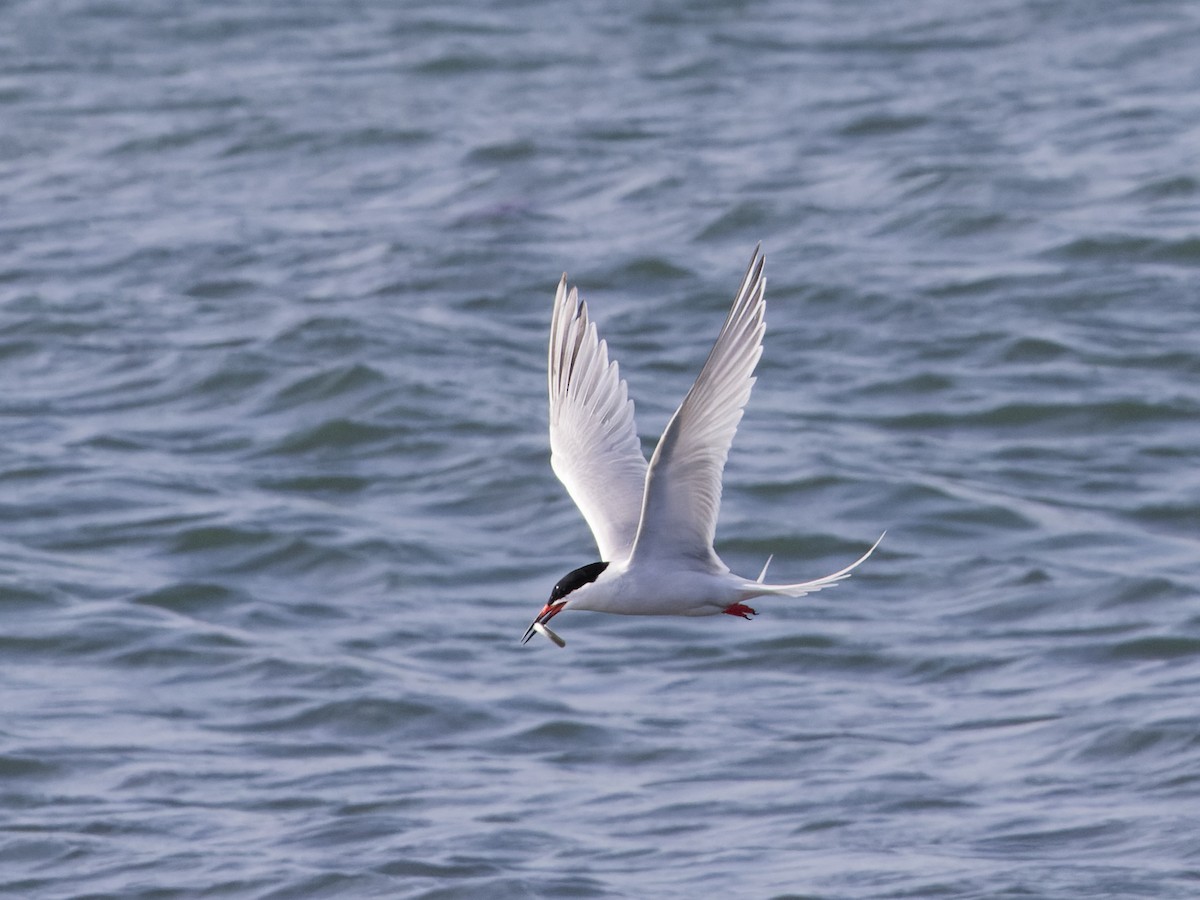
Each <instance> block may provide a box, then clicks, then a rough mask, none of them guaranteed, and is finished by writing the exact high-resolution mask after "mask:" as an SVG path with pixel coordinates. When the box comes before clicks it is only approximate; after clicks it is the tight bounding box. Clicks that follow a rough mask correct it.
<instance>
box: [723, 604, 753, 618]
mask: <svg viewBox="0 0 1200 900" xmlns="http://www.w3.org/2000/svg"><path fill="white" fill-rule="evenodd" d="M725 615H727V616H741V617H742V618H743V619H749V618H750V617H751V616H756V615H758V613H756V612H755V611H754V610H752V609H751V608H750V607H748V606H746V605H745V604H744V603H735V604H733V605H732V606H730V607H727V608H726V610H725Z"/></svg>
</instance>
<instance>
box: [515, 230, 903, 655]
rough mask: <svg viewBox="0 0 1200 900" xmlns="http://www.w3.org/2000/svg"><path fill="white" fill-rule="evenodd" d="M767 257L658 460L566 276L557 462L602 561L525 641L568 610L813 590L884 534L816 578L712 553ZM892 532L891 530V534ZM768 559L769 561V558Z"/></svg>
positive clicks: (731, 603) (559, 298) (574, 578)
mask: <svg viewBox="0 0 1200 900" xmlns="http://www.w3.org/2000/svg"><path fill="white" fill-rule="evenodd" d="M765 261H766V258H765V257H764V256H763V254H762V245H761V244H760V245H759V246H758V247H756V248H755V250H754V256H753V257H752V258H751V260H750V267H749V268H748V269H747V270H746V275H745V277H744V278H743V279H742V283H741V286H740V287H739V288H738V292H737V295H736V296H735V298H734V301H733V306H732V307H731V308H730V310H729V315H728V316H727V317H726V319H725V324H724V325H723V326H722V327H721V331H720V333H719V334H718V335H717V340H716V342H715V343H714V344H713V348H712V350H711V351H710V352H709V354H708V359H707V360H706V361H705V363H704V367H703V368H702V369H701V370H700V375H699V376H698V377H697V378H696V381H695V383H694V384H693V385H692V387H691V390H689V391H688V392H687V396H685V397H684V398H683V402H682V403H680V404H679V408H678V409H676V410H675V414H674V415H673V416H672V417H671V420H670V421H669V422H668V423H667V427H666V430H665V431H664V432H663V434H662V437H661V438H660V439H659V441H658V445H657V447H655V450H654V455H653V457H651V459H650V462H649V464H647V463H646V457H645V456H644V455H643V453H642V448H641V442H640V440H639V439H638V432H637V427H636V425H635V424H634V420H633V401H632V400H631V399H629V389H628V386H627V385H626V384H625V381H624V379H623V378H621V375H620V372H619V370H618V368H617V363H616V362H615V361H613V362H610V361H609V358H608V345H607V343H606V342H605V341H603V340H601V339H600V337H599V335H598V334H597V331H596V325H595V323H594V322H592V321H591V320H590V319H589V318H588V309H587V304H586V303H584V302H580V300H579V293H578V290H577V289H576V288H574V287H572V288H571V289H570V291H569V292H568V290H567V276H566V275H565V274H564V275H563V277H562V280H561V281H559V283H558V292H557V294H556V295H555V298H554V313H553V315H552V317H551V323H550V354H549V367H548V374H549V388H550V465H551V468H553V470H554V473H555V474H556V475H557V476H558V478H559V480H560V481H562V483H563V484H564V485H565V486H566V488H567V492H568V493H569V494H570V495H571V498H572V499H573V500H574V501H575V505H576V506H578V507H579V511H580V512H581V513H582V514H583V518H584V519H585V520H586V521H587V524H588V526H589V527H590V528H591V530H592V535H593V536H594V537H595V539H596V546H597V547H598V549H599V551H600V557H601V559H600V561H599V562H593V563H589V564H588V565H586V566H581V567H580V568H578V569H575V570H574V571H572V572H569V573H568V574H567V575H565V576H563V577H562V578H561V579H560V580H559V581H558V583H557V584H555V585H554V589H553V590H552V591H551V593H550V599H549V600H548V601H546V605H545V606H543V607H542V611H541V612H540V613H538V614H537V618H535V619H534V620H533V624H532V625H530V626H529V628H528V630H527V631H526V632H525V636H524V637H523V638H522V639H521V643H526V642H527V641H528V640H529V639H530V638H531V637H533V635H534V633H535V632H536V633H540V634H543V635H545V636H546V637H548V638H549V639H551V640H552V641H554V643H556V644H558V645H559V646H560V647H563V646H565V645H566V642H565V641H564V640H563V639H562V638H561V637H559V636H558V635H557V634H556V633H555V632H553V631H551V630H550V629H549V628H548V627H547V623H548V622H549V621H550V620H551V619H552V618H554V617H555V616H557V615H558V614H559V613H561V612H563V611H564V610H568V609H578V610H593V611H595V612H606V613H616V614H618V615H625V616H712V615H720V614H722V613H724V614H725V615H730V616H738V617H741V618H743V619H749V618H750V617H751V616H753V615H756V612H755V610H753V609H752V608H751V607H749V606H747V605H746V601H747V600H750V599H752V598H754V597H761V596H771V595H776V596H778V595H782V596H786V597H802V596H804V595H805V594H810V593H812V592H814V591H819V590H821V589H822V588H827V587H830V586H832V585H834V584H837V583H838V582H840V581H842V580H843V579H845V578H848V577H849V576H850V573H851V572H852V571H853V570H854V569H856V568H857V567H858V566H860V565H861V564H862V563H863V562H864V561H866V559H867V557H869V556H870V555H871V554H872V553H873V552H874V551H875V548H876V547H878V546H879V542H880V541H882V540H883V535H880V536H879V539H878V540H876V541H875V543H874V544H872V545H871V548H870V549H869V550H867V552H866V553H864V554H863V555H862V556H860V557H859V558H858V559H857V560H855V561H854V562H853V563H851V564H850V565H848V566H846V567H845V568H844V569H839V570H838V571H836V572H834V573H833V574H832V575H826V576H825V577H824V578H817V579H815V580H813V581H801V582H797V583H795V584H767V583H766V575H767V566H763V569H762V572H761V573H760V574H759V576H758V578H757V579H754V580H752V579H750V578H744V577H742V576H741V575H736V574H734V573H733V572H731V571H730V570H729V567H728V566H727V565H725V563H723V562H722V561H721V559H720V557H719V556H717V553H716V551H715V550H714V549H713V538H714V535H715V532H716V527H717V513H718V510H719V508H720V503H721V476H722V473H723V471H724V469H725V460H726V459H727V457H728V456H729V447H730V445H731V444H732V443H733V435H734V433H735V432H736V431H737V427H738V423H739V422H740V421H741V419H742V410H743V409H744V408H745V406H746V402H747V401H748V400H749V399H750V388H751V387H752V386H753V384H754V381H755V379H754V367H755V365H756V364H757V363H758V359H759V357H760V356H761V355H762V339H763V331H764V329H765V326H764V312H765V309H766V306H765V303H764V300H763V291H764V289H765V287H766V278H765V277H764V276H763V265H764V263H765ZM885 533H886V532H885ZM770 562H771V560H770V559H768V560H767V564H768V565H769V564H770Z"/></svg>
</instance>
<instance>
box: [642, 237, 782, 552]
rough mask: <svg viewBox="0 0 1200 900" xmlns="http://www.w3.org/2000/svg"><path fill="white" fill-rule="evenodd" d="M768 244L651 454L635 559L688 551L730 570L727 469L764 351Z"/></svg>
mask: <svg viewBox="0 0 1200 900" xmlns="http://www.w3.org/2000/svg"><path fill="white" fill-rule="evenodd" d="M761 249H762V248H761V245H760V246H759V247H756V248H755V249H754V256H753V258H752V259H751V260H750V268H748V269H747V270H746V275H745V277H744V278H743V279H742V285H741V287H740V288H738V292H737V297H736V298H735V299H734V301H733V306H732V307H731V308H730V310H729V315H728V317H727V318H726V319H725V324H724V325H723V326H722V327H721V333H720V334H719V335H717V340H716V343H715V344H713V348H712V351H711V352H710V353H709V354H708V359H707V360H706V361H705V363H704V368H703V369H701V370H700V375H699V376H698V377H697V378H696V383H695V384H693V385H692V388H691V390H690V391H688V393H687V396H686V397H684V398H683V402H682V403H681V404H679V409H677V410H676V411H675V415H674V416H672V417H671V421H670V422H669V423H668V425H667V429H666V431H664V432H663V436H662V438H661V439H660V440H659V442H658V447H657V448H656V449H655V451H654V456H653V457H652V458H651V460H650V471H649V474H648V475H647V478H646V491H645V497H644V499H643V501H642V514H641V519H640V523H639V525H638V533H637V539H636V541H635V542H634V549H633V556H634V559H635V560H636V559H640V558H647V559H650V558H654V559H663V558H686V559H693V560H696V561H698V562H699V563H701V564H703V565H707V566H710V567H713V568H720V569H724V565H723V564H722V563H721V562H720V560H719V559H718V558H717V555H716V553H715V552H714V551H713V535H714V533H715V532H716V528H717V512H718V510H719V509H720V506H721V474H722V472H723V470H724V468H725V460H726V458H727V457H728V456H729V446H730V444H732V443H733V435H734V432H736V431H737V426H738V423H739V422H740V421H741V419H742V408H743V407H744V406H745V405H746V401H747V400H749V399H750V388H751V386H753V384H754V376H753V372H754V366H755V364H756V363H757V362H758V358H759V357H760V356H761V355H762V337H763V330H764V327H765V326H764V324H763V313H764V310H765V305H764V303H763V289H764V287H765V286H766V280H765V279H764V277H763V263H764V261H765V258H764V257H763V256H762V255H761V253H760V251H761Z"/></svg>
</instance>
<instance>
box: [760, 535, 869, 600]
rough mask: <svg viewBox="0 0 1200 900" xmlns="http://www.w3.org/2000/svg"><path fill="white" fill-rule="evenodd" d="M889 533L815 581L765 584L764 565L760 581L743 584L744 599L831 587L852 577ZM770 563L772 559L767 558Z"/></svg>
mask: <svg viewBox="0 0 1200 900" xmlns="http://www.w3.org/2000/svg"><path fill="white" fill-rule="evenodd" d="M885 534H887V532H886V531H885V532H884V533H883V534H881V535H880V536H879V540H877V541H875V543H874V544H872V545H871V549H870V550H868V551H867V552H866V553H864V554H863V555H862V556H860V557H859V558H858V559H856V560H855V561H854V562H852V563H850V565H848V566H846V568H844V569H839V570H838V571H836V572H834V573H833V574H832V575H826V576H825V577H824V578H817V579H815V580H813V581H801V582H798V583H797V584H763V578H765V577H766V574H767V567H766V566H763V571H762V574H761V575H759V576H758V581H747V582H746V583H745V584H743V585H742V589H743V590H744V591H745V592H746V593H745V596H744V597H743V598H742V599H745V600H748V599H749V598H751V597H760V596H762V595H764V594H772V595H782V596H784V597H803V596H804V595H805V594H812V593H814V592H816V591H819V590H821V589H822V588H827V587H831V586H833V585H835V584H837V583H838V582H839V581H842V580H844V579H846V578H849V577H850V573H851V572H853V571H854V570H855V569H857V568H858V567H859V566H860V565H862V564H863V563H864V562H866V561H867V558H868V557H869V556H870V555H871V554H872V553H874V552H875V548H876V547H878V546H879V542H880V541H882V540H883V536H884V535H885ZM767 562H768V563H770V560H769V559H768V560H767Z"/></svg>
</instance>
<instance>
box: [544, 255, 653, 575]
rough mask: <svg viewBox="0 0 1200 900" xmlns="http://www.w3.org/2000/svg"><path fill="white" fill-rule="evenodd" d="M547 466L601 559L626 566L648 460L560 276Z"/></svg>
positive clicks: (581, 310)
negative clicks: (582, 521) (576, 510)
mask: <svg viewBox="0 0 1200 900" xmlns="http://www.w3.org/2000/svg"><path fill="white" fill-rule="evenodd" d="M547 371H548V373H549V388H550V465H551V467H552V468H553V469H554V474H555V475H557V476H558V478H559V480H560V481H561V482H562V483H563V484H564V485H565V486H566V488H567V492H568V493H569V494H570V495H571V498H572V499H573V500H574V501H575V505H576V506H578V507H579V511H580V512H581V513H582V514H583V517H584V519H585V520H586V521H587V523H588V527H590V528H591V529H592V534H593V535H594V536H595V538H596V546H597V547H598V548H599V550H600V558H601V559H602V560H605V561H608V562H612V561H615V560H623V559H627V558H628V557H629V555H630V552H631V549H632V547H633V541H634V537H635V535H636V534H637V529H638V521H639V518H640V516H641V510H642V493H643V489H644V486H645V483H646V457H645V456H643V455H642V446H641V441H639V439H638V434H637V426H636V425H635V423H634V420H633V401H632V400H630V399H629V389H628V387H627V386H626V384H625V381H624V380H623V379H622V378H621V375H620V371H619V370H618V368H617V364H616V362H609V359H608V346H607V344H606V343H605V342H604V341H602V340H600V339H599V336H598V335H597V333H596V325H595V323H593V322H589V321H588V313H587V304H586V303H580V302H579V297H578V294H577V292H576V290H575V289H574V288H572V289H571V291H570V293H568V292H567V276H566V275H563V277H562V280H561V281H560V282H559V284H558V293H557V295H556V296H555V298H554V315H553V318H552V319H551V323H550V359H549V366H548V369H547Z"/></svg>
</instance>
